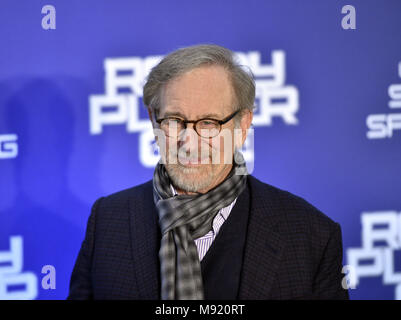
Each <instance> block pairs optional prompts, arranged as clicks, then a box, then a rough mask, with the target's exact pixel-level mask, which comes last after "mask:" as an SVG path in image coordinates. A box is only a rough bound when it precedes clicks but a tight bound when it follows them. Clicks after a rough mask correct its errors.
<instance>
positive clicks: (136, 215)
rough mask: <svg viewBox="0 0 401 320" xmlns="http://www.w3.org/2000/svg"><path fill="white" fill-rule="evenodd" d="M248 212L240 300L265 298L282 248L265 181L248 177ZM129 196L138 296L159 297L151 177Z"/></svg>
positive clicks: (157, 241)
mask: <svg viewBox="0 0 401 320" xmlns="http://www.w3.org/2000/svg"><path fill="white" fill-rule="evenodd" d="M248 188H249V191H250V209H249V210H250V212H249V218H248V229H247V236H246V242H245V248H244V260H243V265H242V272H241V280H240V288H239V295H238V297H239V299H265V298H266V297H267V296H268V294H269V292H270V290H271V289H272V285H273V283H274V280H275V279H276V274H277V272H278V271H279V270H278V267H279V265H280V260H281V256H282V252H283V248H284V245H285V243H284V241H283V239H282V236H281V235H280V234H279V233H278V232H277V231H275V230H274V229H275V228H274V226H275V225H276V223H277V222H278V220H279V219H278V215H277V210H275V207H274V201H272V199H274V192H273V191H272V189H269V188H266V184H264V183H262V182H260V181H259V180H257V179H256V178H254V177H252V176H248ZM137 190H138V192H136V193H135V195H134V196H133V197H132V198H131V199H130V203H129V207H130V230H131V239H132V254H133V263H134V269H135V271H134V272H135V276H136V281H137V290H138V296H139V297H140V299H148V300H156V299H160V283H161V282H160V265H159V256H158V254H159V249H160V240H161V232H160V228H159V224H158V213H157V210H156V207H155V205H154V202H153V185H152V180H150V181H148V182H147V183H145V184H144V185H142V187H139V188H138V189H137Z"/></svg>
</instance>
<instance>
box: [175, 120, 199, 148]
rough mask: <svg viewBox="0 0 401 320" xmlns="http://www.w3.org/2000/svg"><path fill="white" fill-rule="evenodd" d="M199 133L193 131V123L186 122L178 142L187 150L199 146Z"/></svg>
mask: <svg viewBox="0 0 401 320" xmlns="http://www.w3.org/2000/svg"><path fill="white" fill-rule="evenodd" d="M199 139H200V137H199V135H198V134H197V133H196V131H195V127H194V124H193V123H187V127H186V128H185V129H183V130H182V131H181V132H180V136H179V143H180V145H183V146H185V148H186V149H187V150H189V149H194V148H197V147H198V146H199Z"/></svg>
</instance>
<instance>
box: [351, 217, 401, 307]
mask: <svg viewBox="0 0 401 320" xmlns="http://www.w3.org/2000/svg"><path fill="white" fill-rule="evenodd" d="M361 223H362V247H361V248H348V249H347V263H348V265H349V266H351V267H352V268H350V273H349V274H348V280H349V286H350V287H351V288H355V287H357V285H358V284H359V283H360V281H361V278H366V277H379V276H381V277H382V279H383V284H384V285H395V294H394V298H395V299H396V300H401V212H397V211H375V212H363V213H362V215H361ZM397 269H398V271H397Z"/></svg>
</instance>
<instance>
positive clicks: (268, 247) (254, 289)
mask: <svg viewBox="0 0 401 320" xmlns="http://www.w3.org/2000/svg"><path fill="white" fill-rule="evenodd" d="M248 183H249V187H250V195H251V207H250V212H249V220H248V230H247V238H246V242H245V249H244V250H245V251H244V260H243V265H242V273H241V282H240V288H239V296H238V297H239V299H242V300H250V299H254V300H256V299H268V297H269V293H270V291H271V289H272V286H273V283H274V280H275V279H276V274H277V272H279V266H280V259H281V255H282V252H283V248H284V245H285V243H284V241H283V239H282V237H281V236H280V234H279V233H278V232H276V231H274V228H273V227H274V225H275V224H276V223H277V220H278V219H277V217H276V211H275V210H274V207H273V206H272V203H271V202H270V201H269V194H267V193H266V191H265V190H263V189H264V188H263V185H262V184H261V183H260V182H259V181H258V180H257V179H255V178H253V177H252V176H248ZM272 196H273V195H272ZM270 199H271V198H270Z"/></svg>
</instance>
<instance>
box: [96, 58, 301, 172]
mask: <svg viewBox="0 0 401 320" xmlns="http://www.w3.org/2000/svg"><path fill="white" fill-rule="evenodd" d="M235 54H236V57H237V59H238V61H239V62H240V64H241V65H243V66H244V67H246V68H250V69H251V71H252V72H253V74H254V76H255V84H256V99H255V106H256V109H255V112H254V118H253V126H254V127H257V126H271V125H272V124H273V118H274V117H278V118H281V119H282V121H283V122H284V124H286V125H296V124H298V119H297V116H296V114H297V112H298V109H299V93H298V89H297V88H296V87H295V86H292V85H286V84H285V80H286V79H285V75H286V68H285V52H284V51H281V50H276V51H273V52H272V54H271V63H270V64H262V61H261V53H260V52H258V51H250V52H248V53H243V52H236V53H235ZM162 58H163V56H148V57H125V58H106V59H105V61H104V70H105V93H104V94H93V95H91V96H90V97H89V124H90V126H89V130H90V134H91V135H100V134H102V133H103V128H104V127H105V126H116V125H117V126H121V125H124V126H125V129H126V132H128V133H139V144H138V146H139V150H138V151H139V152H138V154H139V161H140V163H141V164H142V165H143V166H144V167H147V168H151V167H154V166H155V165H156V164H157V162H158V161H159V157H160V156H159V152H158V149H157V146H156V143H155V140H154V134H153V130H152V126H151V123H150V121H149V120H148V119H146V118H141V117H140V108H143V103H142V89H143V85H144V83H145V80H146V76H147V75H148V73H149V72H150V70H151V68H153V67H154V66H155V65H156V64H157V63H158V62H159V61H160V60H161V59H162ZM253 138H254V137H253V134H250V135H249V136H248V138H247V139H246V141H245V144H244V147H243V149H242V152H243V154H244V158H245V161H246V162H250V163H253V158H254V148H253Z"/></svg>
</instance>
